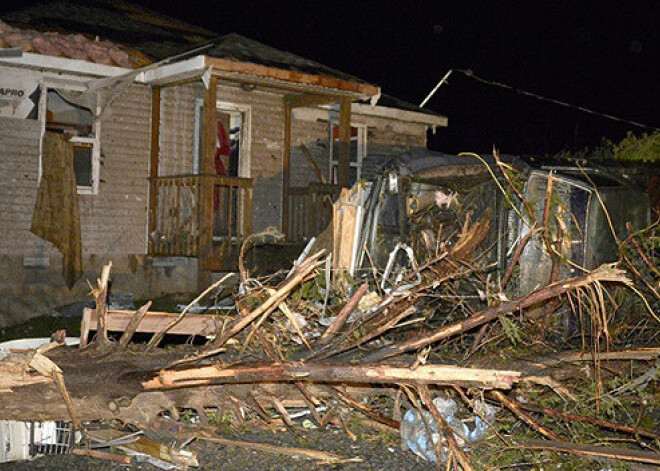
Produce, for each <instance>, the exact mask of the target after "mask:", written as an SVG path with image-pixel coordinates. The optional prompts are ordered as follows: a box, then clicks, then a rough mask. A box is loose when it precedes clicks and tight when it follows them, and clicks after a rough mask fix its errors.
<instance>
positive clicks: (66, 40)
mask: <svg viewBox="0 0 660 471" xmlns="http://www.w3.org/2000/svg"><path fill="white" fill-rule="evenodd" d="M0 48H18V49H20V50H21V51H22V52H34V53H37V54H43V55H47V56H55V57H65V58H69V59H78V60H84V61H88V62H94V63H97V64H104V65H114V66H119V67H126V68H135V67H139V66H141V65H143V64H144V63H145V61H146V58H145V57H144V56H142V55H141V54H140V53H138V52H137V51H134V50H131V49H128V48H126V49H125V48H122V47H121V46H119V45H118V44H115V43H113V42H110V41H107V40H99V39H91V38H89V37H86V36H83V35H82V34H62V33H58V32H54V31H48V32H41V31H36V30H33V29H21V28H15V27H12V26H10V25H8V24H7V23H5V22H3V21H2V20H0Z"/></svg>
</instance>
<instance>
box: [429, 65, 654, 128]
mask: <svg viewBox="0 0 660 471" xmlns="http://www.w3.org/2000/svg"><path fill="white" fill-rule="evenodd" d="M453 72H457V73H461V74H463V75H465V76H466V77H469V78H471V79H474V80H476V81H477V82H481V83H484V84H486V85H491V86H494V87H498V88H503V89H505V90H510V91H512V92H515V93H517V94H519V95H525V96H528V97H531V98H534V99H536V100H540V101H546V102H548V103H554V104H555V105H559V106H563V107H565V108H570V109H573V110H577V111H581V112H583V113H588V114H591V115H594V116H600V117H601V118H605V119H609V120H612V121H617V122H619V123H626V124H630V125H632V126H637V127H639V128H644V129H651V130H653V131H660V128H657V127H654V126H648V125H646V124H642V123H639V122H637V121H632V120H629V119H624V118H619V117H618V116H614V115H611V114H607V113H601V112H599V111H594V110H591V109H589V108H585V107H584V106H580V105H574V104H571V103H567V102H565V101H561V100H556V99H554V98H548V97H545V96H542V95H539V94H537V93H532V92H528V91H527V90H521V89H520V88H516V87H512V86H511V85H507V84H505V83H502V82H496V81H493V80H487V79H484V78H481V77H478V76H476V75H475V74H474V73H473V72H472V71H471V70H469V69H468V70H461V69H449V71H448V72H447V73H446V74H445V76H444V77H442V79H440V81H439V82H438V83H437V85H436V86H435V87H434V88H433V90H431V92H430V93H429V94H428V95H427V96H426V98H424V100H423V101H422V102H421V103H420V105H419V107H420V108H423V107H424V105H426V103H428V101H429V100H430V99H431V97H432V96H433V95H435V93H436V92H437V91H438V89H439V88H440V87H441V86H442V85H443V84H445V83H448V79H449V76H450V75H451V74H452V73H453Z"/></svg>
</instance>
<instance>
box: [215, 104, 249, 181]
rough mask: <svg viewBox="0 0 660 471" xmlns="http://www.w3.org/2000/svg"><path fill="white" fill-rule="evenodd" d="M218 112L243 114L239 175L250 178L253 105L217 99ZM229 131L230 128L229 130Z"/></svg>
mask: <svg viewBox="0 0 660 471" xmlns="http://www.w3.org/2000/svg"><path fill="white" fill-rule="evenodd" d="M215 111H216V113H217V112H218V111H219V112H221V113H223V112H224V113H229V114H232V113H240V114H241V120H242V122H241V144H240V146H241V147H240V150H239V159H238V177H239V178H250V167H251V161H252V156H251V152H252V106H251V105H244V104H241V103H233V102H227V101H220V100H216V103H215ZM227 132H229V130H227ZM227 170H229V169H227Z"/></svg>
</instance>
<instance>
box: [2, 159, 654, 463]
mask: <svg viewBox="0 0 660 471" xmlns="http://www.w3.org/2000/svg"><path fill="white" fill-rule="evenodd" d="M489 171H490V172H491V173H492V174H493V176H496V180H497V185H498V186H499V188H500V189H501V191H503V192H504V193H503V194H502V195H500V196H501V198H500V200H499V201H500V202H499V203H498V205H497V208H496V207H492V208H491V207H489V206H488V204H485V202H484V201H483V200H480V199H479V198H476V199H474V198H473V199H472V200H470V191H466V190H465V189H463V190H461V189H460V188H451V187H450V186H448V187H441V188H439V187H437V186H436V187H433V186H430V187H428V188H425V189H424V191H425V192H426V193H427V195H426V196H424V197H423V196H420V194H419V193H418V196H417V197H415V198H416V199H414V200H410V198H409V196H408V195H407V194H406V193H405V192H404V191H403V188H404V183H403V182H402V181H397V178H393V177H391V176H387V177H385V178H384V179H383V180H381V181H378V182H373V183H370V184H362V183H361V184H358V185H356V187H354V188H353V189H351V190H345V191H343V192H342V195H341V196H340V198H339V199H338V201H337V202H336V203H335V205H334V210H333V222H332V223H331V224H330V226H329V228H328V229H327V230H326V231H325V232H324V233H323V234H321V235H319V237H318V238H317V239H316V240H314V241H313V242H312V243H310V244H309V245H308V247H307V248H306V250H305V252H304V253H303V255H302V256H301V257H300V258H299V260H298V261H297V262H296V263H295V264H294V267H293V268H292V269H291V270H290V271H283V272H278V273H273V274H271V275H269V276H267V277H263V278H260V279H257V278H253V277H252V276H251V274H250V273H249V272H248V271H247V270H246V269H245V267H244V266H242V264H241V266H240V267H239V278H240V281H241V283H240V287H239V290H238V291H237V292H236V293H234V294H233V295H232V298H231V299H232V300H233V303H232V304H233V309H231V310H228V309H226V307H227V302H226V301H227V300H226V299H225V300H224V301H223V300H218V299H214V298H213V297H214V295H215V294H217V293H219V292H220V291H221V289H222V285H223V284H224V283H225V282H226V281H227V279H228V277H225V278H223V279H221V280H219V281H218V282H217V283H214V284H213V285H212V286H210V287H209V289H207V290H205V292H204V293H202V294H201V295H200V296H199V297H197V298H196V299H195V300H193V301H192V302H191V303H190V305H189V306H188V307H186V308H184V309H183V310H182V312H181V313H179V314H171V313H162V312H155V311H150V310H149V309H150V303H146V304H144V305H143V306H142V307H141V308H140V309H138V310H137V311H136V312H132V311H126V310H124V311H121V310H113V309H108V306H107V295H108V282H109V279H110V277H111V272H110V270H111V264H109V265H108V266H106V267H105V268H104V270H103V272H102V275H101V277H100V278H99V280H97V283H96V286H95V287H94V288H93V289H92V295H93V296H94V299H95V300H96V307H95V309H89V310H86V312H85V315H84V316H83V321H82V328H81V342H80V347H79V348H77V349H76V348H73V347H69V348H67V347H65V346H64V344H63V341H62V338H61V334H60V335H59V340H56V341H53V342H51V343H48V344H47V345H46V346H41V347H39V348H37V349H36V350H27V351H11V352H10V353H8V354H7V355H6V356H5V357H4V358H3V359H2V360H0V371H1V372H2V375H0V388H1V389H3V392H2V396H1V398H2V401H3V410H2V411H1V412H0V419H6V420H23V421H36V420H39V421H69V422H70V423H71V424H72V430H75V431H79V432H80V434H81V435H80V436H81V440H79V441H76V442H75V444H74V443H72V444H71V448H72V452H73V453H75V454H81V455H85V456H88V457H90V458H94V459H101V460H111V461H113V462H118V463H128V462H130V461H131V458H128V457H127V456H125V455H128V456H131V455H132V454H134V453H142V454H146V455H148V456H149V459H150V460H151V462H152V463H155V464H156V465H157V466H162V467H164V468H167V467H176V468H186V467H196V466H202V467H203V466H204V464H203V461H202V460H201V459H199V458H198V456H197V454H196V453H195V451H194V450H195V449H196V448H195V447H196V446H200V443H201V442H196V440H197V441H205V442H206V444H207V445H209V444H216V445H218V446H231V447H236V448H245V449H250V450H257V451H258V452H266V453H277V454H280V455H286V456H304V457H306V458H308V459H311V460H313V461H314V462H315V463H320V464H333V465H341V464H346V463H352V462H359V461H360V459H361V457H360V456H340V455H338V454H336V453H330V452H322V451H319V450H312V449H307V448H301V447H295V446H286V447H282V446H275V445H272V444H266V443H256V442H253V441H249V440H248V441H246V440H243V441H240V440H235V439H233V438H228V437H227V435H229V434H231V432H232V431H235V430H237V429H239V428H261V429H264V428H265V429H269V430H273V431H279V430H283V429H284V430H286V429H288V430H290V431H294V432H297V431H300V430H305V429H311V428H314V429H319V430H321V431H322V430H327V429H328V428H329V427H338V428H340V429H342V430H343V431H345V433H346V434H347V435H348V436H349V437H350V438H351V439H356V440H358V439H360V438H361V437H364V436H365V435H364V433H365V432H364V430H365V429H369V432H368V433H370V434H372V435H375V436H377V435H379V434H385V435H387V436H389V437H392V436H399V434H400V436H401V438H400V439H399V440H400V441H401V445H399V444H397V445H396V447H397V449H398V447H399V446H401V447H402V449H403V450H411V451H413V452H414V453H416V454H418V455H419V456H421V457H422V458H424V459H428V460H429V461H435V462H437V463H438V464H437V465H438V466H440V465H441V463H443V464H442V466H443V467H446V469H450V468H451V467H452V466H453V467H454V469H463V470H471V469H486V468H495V467H500V468H504V467H508V468H516V467H535V466H541V465H543V466H545V465H546V464H547V465H548V466H550V465H551V463H569V462H570V463H579V464H575V467H576V468H579V469H589V467H590V466H593V467H594V469H602V468H603V466H610V467H613V466H615V465H618V463H620V462H633V463H644V464H653V465H658V464H660V435H659V434H658V433H657V430H658V429H660V426H659V424H660V406H659V405H658V404H660V400H659V399H660V389H659V385H660V381H659V376H658V371H660V369H659V368H660V359H659V358H660V348H659V344H660V335H659V332H660V330H659V326H658V322H659V321H660V318H659V316H658V312H659V307H660V295H659V294H658V292H659V291H660V286H658V281H659V280H660V269H659V266H660V264H658V261H657V256H658V247H659V245H660V234H659V233H658V230H657V229H658V224H657V223H656V224H654V225H651V226H650V227H648V228H645V229H642V230H638V229H635V228H633V226H630V225H629V226H628V231H629V234H628V235H627V237H625V238H621V237H620V236H617V235H615V236H614V237H615V239H616V240H617V242H618V244H617V247H618V250H619V257H618V258H619V260H618V262H617V263H607V264H602V265H600V266H598V267H586V266H580V264H579V263H577V262H576V259H575V258H574V257H573V255H575V251H573V252H571V247H576V246H577V245H579V243H580V240H581V241H582V242H581V243H582V246H585V245H587V244H586V243H585V241H584V239H579V237H578V235H579V232H580V231H579V228H578V229H577V230H576V229H575V227H574V226H576V225H578V224H577V223H575V224H572V223H571V221H575V219H574V218H573V219H571V218H572V216H573V215H572V214H571V211H572V208H571V207H570V204H569V203H570V202H571V201H574V200H569V201H568V203H567V200H566V199H565V195H566V194H569V193H570V192H568V193H566V192H562V191H563V190H562V188H564V187H562V186H561V185H563V184H564V183H558V184H557V185H556V186H555V190H553V178H554V177H553V174H552V173H550V174H549V175H548V177H547V179H546V180H545V182H546V186H545V188H544V190H543V192H542V195H543V196H545V200H544V201H541V202H539V201H533V200H531V199H529V198H528V197H527V196H525V195H528V194H530V193H529V192H527V193H525V191H523V189H522V188H521V187H520V185H519V180H518V178H519V177H518V176H517V175H515V174H514V172H513V170H512V168H511V167H510V166H508V165H506V164H502V162H501V161H500V160H499V158H498V156H497V155H495V156H494V163H493V164H492V166H491V167H489ZM495 172H498V174H497V175H496V173H495ZM562 182H563V180H562ZM486 183H490V184H492V183H493V182H492V181H491V182H486ZM482 184H484V182H483V181H482V182H480V183H479V185H482ZM397 187H398V189H397ZM419 188H421V187H418V188H417V189H418V190H419ZM434 188H435V189H434ZM474 188H475V187H473V189H474ZM415 191H417V190H415ZM553 191H557V192H559V193H560V194H558V195H555V194H554V193H553ZM590 191H592V192H594V194H597V190H596V189H592V190H590ZM398 192H400V194H398ZM397 194H398V196H397V198H399V197H401V198H403V199H399V202H400V203H401V202H402V201H403V203H402V204H397V203H395V204H390V203H391V202H388V201H387V200H388V198H389V197H391V196H392V195H397ZM406 198H407V202H406ZM427 200H428V201H427ZM594 201H595V200H594ZM592 202H593V201H592ZM413 203H414V204H413ZM541 203H542V204H541ZM388 207H389V209H392V208H394V209H396V208H398V209H396V211H395V212H397V211H398V213H397V214H396V216H395V218H394V219H397V218H398V219H399V222H403V224H400V225H397V224H394V223H391V221H392V219H390V220H389V222H388V217H387V215H383V214H382V212H383V211H384V210H385V209H387V208H388ZM506 211H508V212H509V213H511V214H514V216H515V215H517V216H518V219H517V221H518V222H517V225H516V224H513V223H511V221H512V220H513V221H516V219H515V217H514V218H513V219H511V218H509V219H508V220H507V221H505V220H503V219H501V218H500V215H502V214H506ZM507 224H508V226H509V227H514V226H515V227H516V234H514V236H515V237H514V238H513V239H512V240H511V242H512V243H511V244H510V245H509V246H508V247H504V249H505V250H503V249H502V245H501V240H500V239H501V238H502V237H505V236H504V235H503V233H502V232H501V231H500V229H501V228H502V227H505V228H506V227H507ZM495 229H497V230H495ZM498 231H499V232H498ZM576 234H577V235H576ZM581 235H582V236H583V237H584V236H585V234H584V233H583V234H581ZM567 242H570V243H568V244H567ZM530 244H532V245H535V246H536V247H537V248H538V247H541V248H542V250H543V253H544V254H545V255H544V256H547V257H549V265H548V266H549V267H550V269H549V271H548V273H547V274H548V281H547V283H544V284H542V285H540V286H538V285H537V286H535V289H532V290H531V291H525V289H523V287H524V286H529V283H521V280H520V279H519V278H520V276H521V273H520V271H519V270H520V269H519V265H520V263H521V257H524V256H525V248H526V246H530ZM496 247H500V249H499V250H495V248H496ZM244 249H245V248H244ZM495 252H497V253H498V256H496V257H494V256H493V253H495ZM498 257H499V258H498ZM572 257H573V258H572ZM615 258H616V257H615ZM503 261H504V263H503ZM525 263H529V261H528V260H527V261H526V262H525ZM539 263H540V262H539ZM540 279H541V277H540V276H539V277H538V278H537V279H536V280H540ZM537 284H538V283H537ZM220 301H222V302H220ZM202 302H206V303H207V304H208V305H210V306H221V307H222V308H218V309H215V310H214V309H213V308H210V309H209V310H208V311H206V312H205V313H194V314H193V313H192V312H191V311H190V308H191V307H193V306H199V305H200V303H202ZM93 332H95V335H93V334H92V333H93ZM136 333H141V334H142V335H144V334H149V335H151V337H150V340H149V341H147V342H146V343H139V342H135V341H134V335H135V334H136ZM118 334H120V336H117V335H118ZM166 334H169V335H178V336H182V338H184V339H185V338H189V337H196V338H208V341H207V342H205V344H203V345H192V344H180V345H177V346H167V348H161V347H162V346H163V343H164V340H165V338H166V337H165V335H166ZM113 335H114V336H113ZM53 388H56V389H55V390H53ZM53 391H57V392H58V393H59V399H58V396H57V395H55V394H53ZM46 398H48V399H46ZM356 428H359V429H360V432H359V435H358V433H357V432H356V431H355V430H356ZM397 441H398V440H397ZM612 444H615V445H616V446H611V445H612ZM383 447H384V448H386V447H387V445H383ZM119 452H122V453H124V454H125V455H124V454H119ZM397 452H399V453H401V452H403V451H397ZM30 456H32V455H30ZM438 457H440V459H438ZM592 459H598V460H605V463H603V462H602V461H600V462H597V464H594V463H593V462H592V461H590V460H592ZM575 460H582V461H575ZM164 463H165V464H164ZM429 466H432V465H431V464H429Z"/></svg>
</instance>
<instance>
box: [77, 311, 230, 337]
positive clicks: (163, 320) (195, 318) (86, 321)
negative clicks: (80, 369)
mask: <svg viewBox="0 0 660 471" xmlns="http://www.w3.org/2000/svg"><path fill="white" fill-rule="evenodd" d="M134 316H135V312H134V311H126V310H119V309H118V310H114V309H111V310H109V311H108V312H107V314H106V325H107V328H108V331H110V332H126V329H127V328H128V327H129V323H130V322H131V319H133V317H134ZM178 316H179V315H178V314H176V313H171V312H157V311H147V312H146V313H145V315H144V317H143V318H142V320H141V322H140V323H139V324H138V326H137V327H136V329H135V333H149V334H155V333H156V332H160V331H161V330H163V329H164V328H165V327H166V326H167V325H168V324H169V323H171V322H172V321H173V320H175V319H176V318H177V317H178ZM216 318H217V316H214V315H211V314H195V315H189V316H185V317H184V318H183V319H181V321H180V322H179V323H178V324H176V325H175V326H174V327H172V328H171V329H170V331H169V333H170V334H176V335H205V336H208V335H213V334H214V333H215V330H216V323H215V319H216ZM97 319H98V313H97V312H96V310H95V309H90V308H85V310H84V311H83V320H82V323H81V332H80V345H81V347H82V346H83V344H86V343H87V340H88V338H89V330H90V329H89V326H90V325H94V324H95V322H96V320H97Z"/></svg>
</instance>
